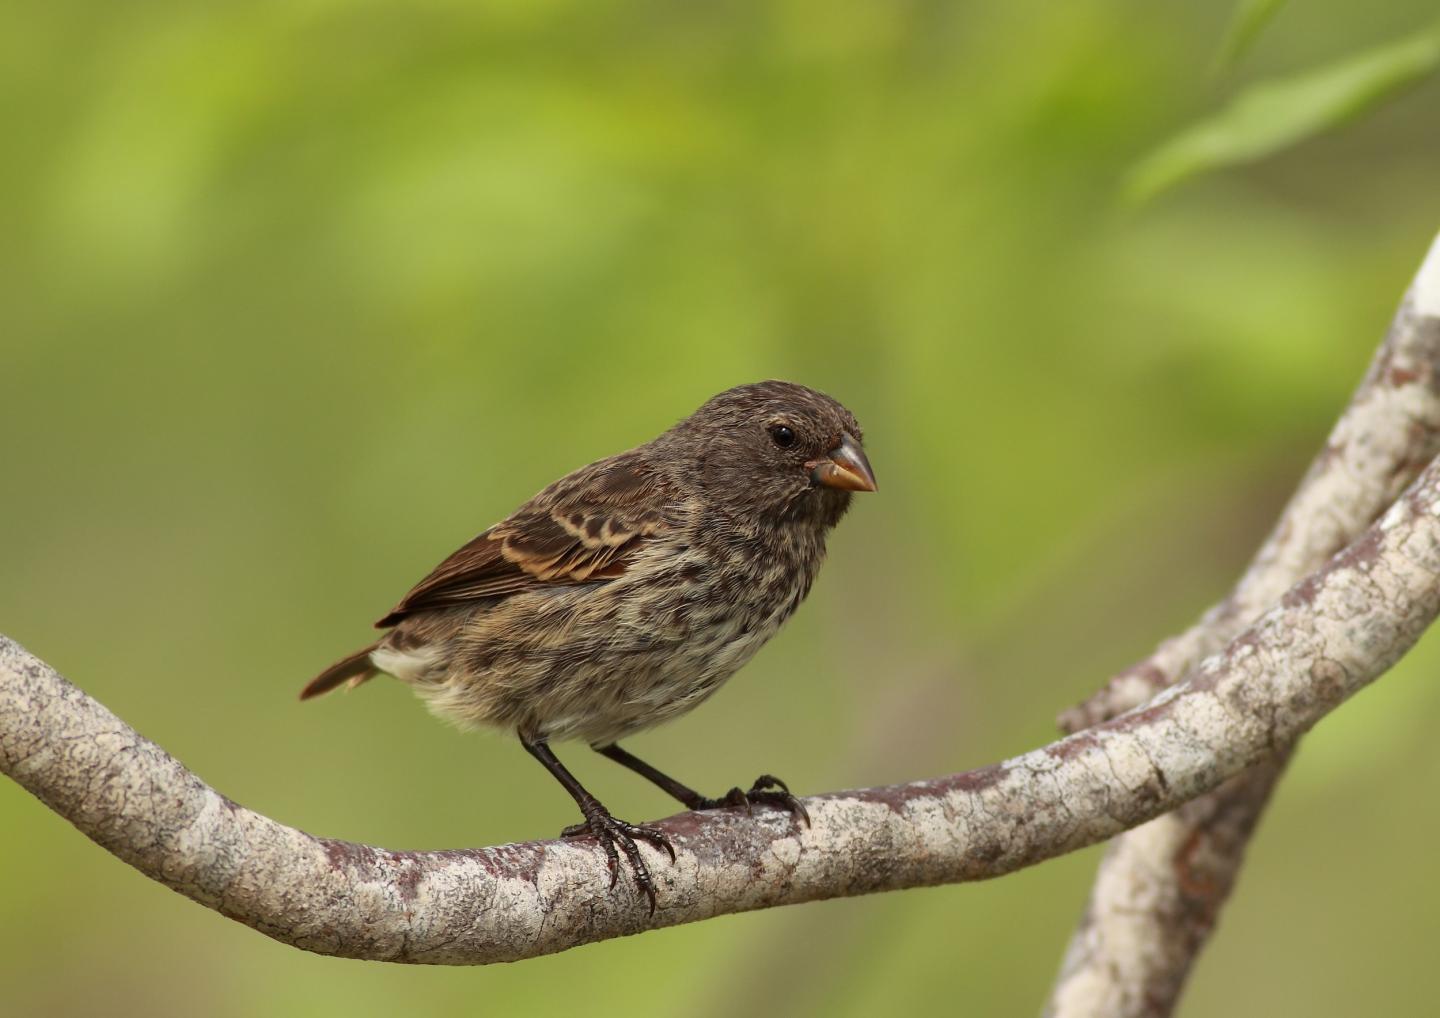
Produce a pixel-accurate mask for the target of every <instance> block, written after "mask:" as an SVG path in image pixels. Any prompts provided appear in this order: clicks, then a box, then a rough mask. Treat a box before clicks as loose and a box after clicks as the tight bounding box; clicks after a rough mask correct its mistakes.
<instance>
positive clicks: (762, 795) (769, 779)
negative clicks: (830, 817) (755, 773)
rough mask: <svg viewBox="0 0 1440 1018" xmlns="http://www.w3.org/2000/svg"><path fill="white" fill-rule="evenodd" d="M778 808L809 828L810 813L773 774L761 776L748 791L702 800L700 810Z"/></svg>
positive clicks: (729, 792) (731, 791) (750, 810)
mask: <svg viewBox="0 0 1440 1018" xmlns="http://www.w3.org/2000/svg"><path fill="white" fill-rule="evenodd" d="M757 805H759V806H778V807H779V808H781V809H783V810H786V811H787V812H789V814H790V815H791V816H793V817H796V818H798V819H800V820H803V821H805V826H806V827H809V826H810V813H809V811H808V810H806V809H805V804H804V803H803V802H801V801H800V800H799V799H797V798H796V797H795V796H793V795H791V794H790V787H789V786H788V785H786V784H785V782H783V781H781V780H780V779H779V778H777V777H776V776H775V775H773V774H762V775H760V776H759V777H758V778H756V779H755V783H754V784H752V785H751V786H750V788H749V790H748V791H746V790H744V789H741V788H732V789H730V791H728V792H726V793H725V794H724V795H723V796H721V797H720V798H719V799H702V800H701V801H700V807H699V808H700V809H722V808H724V807H727V806H728V807H741V806H743V807H744V808H745V812H746V813H753V812H755V807H756V806H757Z"/></svg>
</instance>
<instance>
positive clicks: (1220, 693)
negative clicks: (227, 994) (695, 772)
mask: <svg viewBox="0 0 1440 1018" xmlns="http://www.w3.org/2000/svg"><path fill="white" fill-rule="evenodd" d="M1437 510H1440V461H1437V462H1436V463H1432V464H1431V465H1430V466H1429V467H1427V468H1426V470H1425V472H1424V473H1423V474H1422V475H1421V477H1420V478H1419V479H1418V480H1417V481H1416V483H1415V485H1414V486H1413V487H1412V488H1411V489H1410V490H1409V491H1408V492H1407V493H1406V495H1405V497H1404V498H1402V499H1400V500H1399V501H1397V502H1396V503H1395V505H1394V507H1393V508H1392V509H1391V510H1390V512H1388V513H1387V514H1386V516H1385V517H1384V519H1382V520H1381V521H1380V522H1378V523H1377V524H1375V525H1374V526H1373V527H1371V528H1370V530H1369V531H1367V532H1366V533H1365V534H1364V535H1363V536H1362V537H1361V538H1360V539H1359V540H1357V541H1356V542H1355V543H1354V544H1353V545H1352V546H1351V547H1350V548H1348V549H1346V550H1345V551H1344V552H1343V553H1341V554H1340V555H1337V556H1336V557H1335V558H1334V559H1332V560H1331V561H1330V562H1328V563H1326V564H1325V565H1324V566H1323V567H1322V568H1321V569H1319V570H1318V571H1317V572H1315V573H1313V574H1312V575H1311V576H1309V577H1308V578H1306V579H1305V580H1304V581H1303V582H1301V583H1299V584H1297V585H1296V586H1295V587H1294V588H1293V589H1292V590H1291V591H1290V592H1289V593H1288V594H1286V596H1285V597H1284V598H1283V599H1282V600H1281V602H1280V603H1279V604H1278V605H1277V606H1276V607H1275V608H1274V609H1272V610H1271V611H1270V612H1269V613H1268V614H1266V615H1265V616H1264V617H1263V618H1261V619H1260V620H1259V621H1258V622H1257V623H1256V624H1255V625H1254V626H1252V627H1251V628H1249V629H1247V630H1246V631H1245V632H1243V633H1241V634H1240V635H1239V636H1237V637H1236V638H1235V639H1234V640H1233V641H1231V643H1230V644H1229V645H1228V646H1227V647H1226V649H1225V651H1224V653H1222V654H1219V655H1216V656H1214V657H1212V658H1210V659H1208V660H1207V661H1206V662H1205V663H1204V665H1202V666H1201V667H1200V668H1199V669H1198V670H1197V671H1196V673H1195V674H1194V675H1193V676H1192V677H1191V678H1190V679H1188V680H1187V681H1185V682H1183V683H1180V684H1179V685H1176V686H1174V687H1172V688H1170V689H1168V690H1166V691H1165V692H1163V693H1162V694H1161V695H1160V696H1158V697H1156V698H1155V699H1154V700H1153V701H1151V702H1150V703H1149V704H1148V705H1146V706H1144V707H1143V708H1142V709H1138V710H1135V711H1131V712H1129V713H1127V714H1125V715H1122V716H1121V717H1118V718H1115V719H1113V720H1111V721H1108V722H1105V723H1103V724H1101V725H1098V726H1096V727H1093V728H1091V729H1088V730H1086V731H1084V732H1080V733H1078V734H1076V735H1073V736H1070V737H1068V738H1066V739H1063V740H1062V741H1060V742H1057V743H1053V744H1051V745H1049V746H1045V747H1043V748H1041V749H1037V750H1034V751H1032V752H1030V753H1026V754H1024V755H1023V756H1019V757H1015V758H1013V759H1011V760H1007V761H1005V762H1003V763H999V764H995V765H992V766H989V767H985V768H982V769H980V770H977V771H970V772H967V773H963V774H955V775H950V776H948V777H943V778H937V779H934V780H930V781H917V782H911V783H909V784H904V785H894V786H889V787H884V788H872V789H866V790H862V791H853V792H837V793H832V794H829V795H822V796H816V797H812V798H809V799H807V800H805V805H806V807H807V809H808V810H809V812H810V816H811V818H812V820H813V825H812V826H811V827H810V828H809V829H804V828H797V827H796V826H795V825H794V824H792V822H791V821H790V819H789V817H788V815H785V814H780V813H776V812H770V811H762V812H757V813H756V814H755V815H754V816H753V817H747V816H745V815H743V814H740V813H730V812H725V811H720V812H714V813H706V814H696V813H687V814H681V815H679V816H676V817H672V818H670V819H668V820H665V821H662V822H661V825H660V826H661V827H662V828H663V829H664V830H665V831H666V832H667V833H668V834H669V835H670V836H671V838H672V839H673V841H674V844H675V848H676V853H677V859H676V862H675V863H674V864H673V865H668V864H667V863H666V862H665V861H663V860H662V858H661V857H660V856H658V855H657V854H656V853H655V852H653V851H650V850H649V849H648V848H645V849H642V851H647V852H648V853H649V855H650V857H651V862H652V869H654V870H655V872H656V876H657V882H658V884H659V889H660V908H659V910H658V911H657V912H656V913H655V915H654V916H653V917H652V916H650V915H649V914H648V908H647V905H646V902H645V900H644V899H643V898H642V897H640V896H639V895H637V894H636V893H634V891H633V889H631V888H630V886H629V885H628V884H626V883H625V882H623V881H622V882H621V883H620V884H619V885H617V886H616V887H615V888H614V889H613V890H611V889H609V888H608V883H609V878H608V873H607V870H606V865H605V859H604V855H603V853H602V852H601V851H600V849H599V848H598V847H597V846H595V845H593V844H591V843H588V842H585V841H580V842H559V841H546V842H529V843H524V844H514V845H504V846H499V847H495V848H481V849H469V850H459V851H446V852H391V851H387V850H385V849H380V848H373V847H370V846H366V845H356V844H350V843H347V842H342V841H333V840H329V839H324V838H316V837H313V836H311V835H309V834H306V833H304V832H302V831H299V830H296V829H294V828H291V827H286V826H284V825H282V824H278V823H276V822H275V821H273V820H270V819H268V818H267V817H264V816H261V815H260V814H258V813H254V812H252V811H250V810H247V809H245V808H243V807H241V806H238V805H236V804H235V803H233V802H231V801H230V800H228V799H226V798H225V797H224V796H222V795H220V794H219V793H217V792H215V791H214V790H213V789H211V788H209V787H208V786H207V785H205V784H204V783H203V782H202V781H201V780H200V779H199V778H198V777H196V776H195V775H194V774H192V773H190V772H189V771H188V770H186V769H185V768H184V767H183V766H182V765H181V764H180V763H179V762H177V761H176V760H175V759H173V758H172V757H170V756H169V755H168V754H166V753H165V752H164V751H163V750H162V749H160V748H159V747H158V746H156V745H155V744H154V743H151V742H149V741H148V740H146V739H144V738H142V737H141V736H140V735H138V734H137V733H136V732H135V731H133V730H132V729H131V728H129V727H128V726H126V725H125V724H124V723H123V722H121V721H120V720H119V719H118V718H116V717H115V716H114V715H113V714H111V713H110V712H109V711H108V710H106V709H105V708H104V707H103V706H101V705H100V704H99V703H97V702H96V701H95V700H93V699H91V698H90V697H88V696H86V695H85V694H84V693H83V692H81V691H80V690H79V689H77V688H76V687H74V686H72V685H71V684H70V683H68V682H66V681H65V680H64V679H63V678H61V677H60V676H59V675H58V674H57V673H56V672H54V671H53V670H52V669H51V668H49V667H48V666H47V665H45V664H44V663H43V662H41V661H39V660H38V659H37V658H35V657H33V656H32V655H30V654H29V653H27V652H26V651H25V650H24V649H23V648H21V647H20V646H19V645H18V644H16V643H14V642H13V641H10V640H8V639H5V638H3V637H0V769H3V770H4V771H5V773H7V774H9V775H11V776H12V777H14V778H15V779H16V780H17V781H19V782H20V783H21V784H22V785H24V786H25V787H26V788H27V789H29V790H30V791H31V792H32V793H34V794H35V795H36V796H38V797H39V798H40V799H41V800H42V801H44V802H45V803H46V804H47V805H49V806H50V807H51V808H52V809H53V810H55V811H56V812H57V813H59V814H60V815H62V816H64V817H65V818H66V819H68V820H70V822H71V823H73V824H75V826H76V827H78V828H79V829H80V830H81V831H82V832H83V833H85V834H86V835H88V836H89V837H90V838H92V839H93V840H94V841H96V842H97V843H98V844H100V845H101V846H102V847H104V848H106V849H108V850H109V851H111V852H113V853H115V854H116V855H117V856H119V857H120V858H121V859H123V860H125V861H126V862H128V863H129V864H130V865H132V866H134V867H135V868H137V869H139V870H140V871H141V872H142V873H144V874H146V875H147V876H149V877H151V878H153V879H155V880H158V881H160V882H161V883H164V884H166V885H167V886H169V887H171V888H173V889H175V890H177V891H179V892H180V893H182V894H184V895H186V896H187V897H190V898H192V899H194V900H195V901H197V902H199V903H201V904H202V905H205V906H207V907H209V908H213V909H215V910H217V911H219V912H221V913H223V914H225V915H227V916H230V917H231V918H234V919H237V920H239V921H241V922H243V923H245V924H247V925H249V926H251V927H253V928H255V929H257V930H259V931H260V932H262V933H264V934H266V935H267V936H270V937H273V938H275V939H277V940H280V941H282V942H284V943H288V944H293V945H294V946H296V947H300V948H304V949H306V950H310V951H315V952H318V953H322V954H334V955H343V956H346V957H353V958H371V959H381V960H387V961H399V962H425V963H438V964H481V963H486V962H493V961H512V960H516V959H520V958H527V957H533V956H536V955H541V954H547V953H551V952H554V951H561V950H564V949H566V948H569V947H574V946H576V945H578V944H583V943H588V942H591V941H597V940H603V939H607V938H610V937H616V936H622V935H625V934H630V933H638V932H641V931H642V930H645V929H647V928H650V927H654V926H669V925H677V924H679V923H685V922H693V921H696V920H700V919H705V918H709V917H711V916H715V915H720V914H725V913H733V912H744V911H749V910H752V909H759V908H767V907H771V906H775V905H785V904H794V903H798V902H803V901H812V900H816V899H820V898H832V897H841V896H850V895H859V894H865V893H870V892H874V891H885V890H895V889H898V888H904V887H918V886H924V885H932V884H940V883H954V882H960V881H968V880H980V879H984V878H987V877H995V876H1000V875H1002V874H1005V873H1010V872H1013V871H1014V870H1017V869H1020V868H1022V867H1025V866H1030V865H1033V864H1035V863H1038V862H1041V861H1043V860H1045V859H1048V858H1052V857H1054V856H1056V855H1060V854H1063V853H1066V852H1070V851H1074V850H1076V849H1079V848H1082V847H1085V846H1087V845H1091V844H1094V843H1096V842H1098V841H1102V840H1104V839H1106V838H1109V837H1111V836H1113V835H1114V834H1116V833H1117V832H1119V831H1122V830H1125V829H1127V828H1130V827H1134V826H1136V825H1137V824H1140V823H1142V822H1144V821H1146V820H1149V819H1151V818H1153V817H1155V816H1158V815H1160V814H1162V813H1165V812H1168V811H1170V810H1172V809H1174V808H1176V807H1177V806H1179V805H1181V804H1183V803H1185V802H1188V801H1190V800H1192V799H1194V798H1196V797H1197V796H1200V795H1202V794H1203V793H1205V792H1207V791H1209V790H1211V789H1213V788H1216V787H1217V786H1219V785H1220V784H1221V783H1222V782H1224V781H1226V780H1228V779H1230V778H1232V777H1233V776H1235V775H1237V774H1239V773H1240V772H1242V771H1243V770H1245V769H1246V768H1247V767H1250V766H1251V765H1253V764H1255V763H1257V762H1259V761H1261V760H1264V759H1267V758H1269V757H1271V756H1272V755H1273V754H1274V753H1275V751H1276V750H1277V749H1278V748H1280V747H1283V746H1285V745H1288V744H1289V743H1290V742H1291V741H1292V740H1294V739H1295V738H1296V737H1297V736H1299V735H1300V734H1301V733H1302V732H1304V731H1305V730H1306V729H1308V728H1309V727H1310V726H1311V725H1313V724H1314V723H1315V722H1316V721H1317V720H1319V719H1320V718H1321V717H1323V716H1324V715H1325V714H1326V713H1328V712H1329V711H1331V710H1332V709H1334V708H1335V707H1336V706H1337V705H1338V704H1339V703H1341V702H1342V701H1343V700H1344V699H1345V698H1346V697H1348V696H1349V695H1351V694H1352V693H1354V692H1355V691H1356V690H1357V689H1359V688H1361V687H1362V686H1364V685H1365V684H1367V683H1368V682H1370V681H1372V680H1373V679H1374V678H1376V677H1377V676H1379V675H1380V674H1382V673H1383V672H1384V671H1386V670H1387V669H1388V668H1389V667H1390V666H1391V665H1392V664H1393V663H1394V662H1395V661H1396V660H1397V659H1398V658H1399V657H1400V656H1401V655H1402V654H1403V653H1404V652H1405V651H1406V650H1408V649H1409V647H1410V646H1411V645H1412V644H1413V643H1414V642H1415V640H1416V639H1417V638H1418V637H1419V635H1420V633H1421V632H1423V631H1424V629H1425V628H1426V627H1427V626H1428V625H1429V624H1430V622H1431V621H1432V620H1433V619H1434V617H1435V615H1436V613H1437V611H1440V513H1437Z"/></svg>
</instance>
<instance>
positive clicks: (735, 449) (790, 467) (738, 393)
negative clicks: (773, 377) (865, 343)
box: [662, 381, 875, 527]
mask: <svg viewBox="0 0 1440 1018" xmlns="http://www.w3.org/2000/svg"><path fill="white" fill-rule="evenodd" d="M862 437H863V436H862V433H861V431H860V425H859V423H858V422H857V421H856V420H855V415H854V414H852V413H851V412H850V411H849V410H846V409H845V408H844V407H843V406H841V405H840V404H839V403H837V402H836V401H835V400H833V399H831V398H830V397H829V396H827V395H825V394H824V393H823V392H817V391H816V390H814V389H810V388H807V387H805V386H803V385H796V384H795V383H793V382H780V381H769V382H755V383H752V384H750V385H740V386H736V387H735V388H733V389H727V390H725V391H724V392H722V393H720V394H719V395H717V396H713V397H711V398H710V399H709V400H707V401H706V402H705V404H704V405H703V406H701V407H700V409H698V410H696V411H695V412H694V413H693V414H691V415H690V416H689V417H687V418H685V420H683V421H681V422H680V423H679V424H677V425H676V426H675V427H674V428H672V429H670V431H668V432H666V434H665V436H664V437H663V439H662V440H663V441H666V442H667V444H668V445H669V446H670V448H671V450H672V451H673V452H674V453H675V454H676V455H677V456H678V457H679V459H680V461H681V463H683V464H684V465H685V466H684V467H683V469H685V470H686V471H687V472H688V473H690V475H691V478H692V483H694V484H695V485H696V486H697V487H699V488H700V489H701V490H702V491H704V492H705V493H706V494H707V495H709V496H710V497H711V498H712V499H714V500H715V501H716V502H717V503H719V504H721V505H725V506H727V507H733V508H737V509H743V510H748V511H751V512H755V513H759V514H761V515H763V516H765V517H768V518H774V519H783V520H796V521H806V522H814V523H816V524H818V525H820V526H826V527H828V526H834V525H835V524H836V523H837V522H839V520H840V517H841V516H842V515H843V514H844V512H845V510H846V509H847V508H848V507H849V505H850V495H851V493H852V492H856V491H874V490H875V474H874V471H872V470H871V469H870V462H869V460H867V459H866V458H865V450H864V448H862V446H861V444H860V443H861V438H862Z"/></svg>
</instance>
